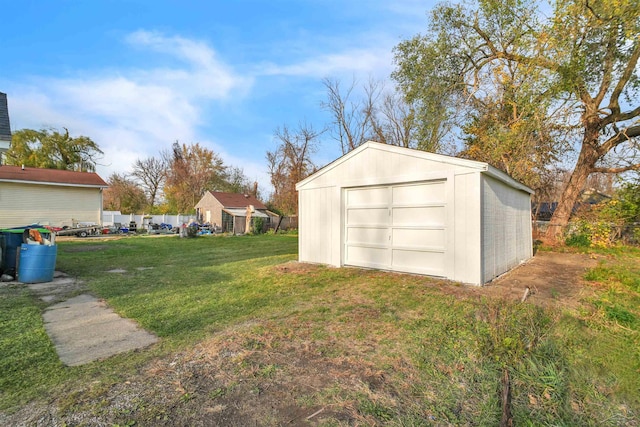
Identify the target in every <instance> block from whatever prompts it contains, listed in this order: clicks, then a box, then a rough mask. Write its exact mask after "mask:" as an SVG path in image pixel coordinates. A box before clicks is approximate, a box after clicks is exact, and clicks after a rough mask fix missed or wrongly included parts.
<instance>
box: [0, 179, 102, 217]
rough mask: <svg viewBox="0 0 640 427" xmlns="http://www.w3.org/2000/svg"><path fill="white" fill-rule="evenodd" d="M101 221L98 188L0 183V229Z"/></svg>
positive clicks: (100, 194)
mask: <svg viewBox="0 0 640 427" xmlns="http://www.w3.org/2000/svg"><path fill="white" fill-rule="evenodd" d="M74 220H75V221H77V222H93V223H96V224H100V223H101V221H102V192H101V190H100V189H98V188H77V187H75V188H74V187H63V186H53V185H31V184H16V183H2V184H0V228H8V227H19V226H22V225H28V224H34V223H40V224H42V225H53V226H63V225H67V226H71V225H73V224H72V221H74Z"/></svg>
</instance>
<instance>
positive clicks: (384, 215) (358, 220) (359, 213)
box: [347, 207, 389, 226]
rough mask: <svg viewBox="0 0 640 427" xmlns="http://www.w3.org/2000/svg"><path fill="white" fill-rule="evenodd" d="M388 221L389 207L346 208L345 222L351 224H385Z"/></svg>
mask: <svg viewBox="0 0 640 427" xmlns="http://www.w3.org/2000/svg"><path fill="white" fill-rule="evenodd" d="M388 222H389V209H388V208H386V207H384V208H368V209H364V208H357V209H348V210H347V224H350V225H352V226H361V225H376V224H382V225H384V224H387V223H388Z"/></svg>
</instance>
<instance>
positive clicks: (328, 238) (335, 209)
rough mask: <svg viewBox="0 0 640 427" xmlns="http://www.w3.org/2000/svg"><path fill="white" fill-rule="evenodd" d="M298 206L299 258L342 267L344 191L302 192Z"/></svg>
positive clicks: (320, 190) (321, 190)
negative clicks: (341, 230)
mask: <svg viewBox="0 0 640 427" xmlns="http://www.w3.org/2000/svg"><path fill="white" fill-rule="evenodd" d="M298 206H299V207H300V211H299V214H298V221H299V222H298V259H299V260H300V261H301V262H312V263H318V264H329V265H333V266H335V267H340V242H341V233H340V229H341V227H340V189H339V188H338V187H323V188H312V189H306V190H305V189H302V190H300V191H299V192H298Z"/></svg>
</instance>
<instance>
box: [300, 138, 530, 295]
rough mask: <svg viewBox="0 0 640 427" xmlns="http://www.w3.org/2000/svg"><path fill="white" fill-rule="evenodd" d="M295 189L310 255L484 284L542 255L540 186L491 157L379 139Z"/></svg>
mask: <svg viewBox="0 0 640 427" xmlns="http://www.w3.org/2000/svg"><path fill="white" fill-rule="evenodd" d="M296 189H297V190H298V192H299V195H298V197H299V260H300V261H302V262H311V263H321V264H328V265H332V266H336V267H340V266H346V265H349V266H357V267H366V268H376V269H383V270H390V271H400V272H408V273H418V274H426V275H432V276H438V277H443V278H447V279H450V280H455V281H459V282H463V283H469V284H475V285H482V284H484V283H486V282H488V281H490V280H492V279H493V278H495V277H497V276H498V275H500V274H502V273H504V272H506V271H508V270H509V269H511V268H513V267H515V266H517V265H518V264H520V263H521V262H523V261H525V260H527V259H529V258H531V257H532V255H533V250H532V235H531V194H532V193H533V191H532V190H531V189H529V188H528V187H526V186H524V185H522V184H520V183H518V182H517V181H515V180H514V179H512V178H511V177H509V176H508V175H507V174H505V173H503V172H501V171H499V170H498V169H496V168H494V167H492V166H490V165H488V164H486V163H481V162H476V161H471V160H464V159H459V158H455V157H449V156H443V155H438V154H432V153H427V152H424V151H418V150H412V149H408V148H402V147H395V146H390V145H385V144H379V143H376V142H371V141H370V142H367V143H365V144H363V145H361V146H360V147H358V148H356V149H355V150H353V151H351V152H349V153H348V154H346V155H344V156H342V157H340V158H339V159H337V160H336V161H334V162H333V163H330V164H329V165H327V166H325V167H324V168H322V169H320V170H319V171H317V172H316V173H314V174H313V175H311V176H309V177H308V178H306V179H304V180H303V181H301V182H299V183H298V184H297V186H296Z"/></svg>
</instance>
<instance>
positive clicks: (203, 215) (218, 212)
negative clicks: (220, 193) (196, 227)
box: [196, 191, 223, 226]
mask: <svg viewBox="0 0 640 427" xmlns="http://www.w3.org/2000/svg"><path fill="white" fill-rule="evenodd" d="M196 209H197V210H198V215H199V218H198V219H199V220H201V221H206V219H207V211H209V212H211V220H210V222H211V224H213V225H217V226H221V225H222V209H223V206H222V204H221V203H220V202H219V201H218V199H216V198H215V197H213V194H211V193H210V192H208V191H207V192H206V193H205V194H204V196H203V197H202V199H200V201H199V202H198V204H197V205H196Z"/></svg>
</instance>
